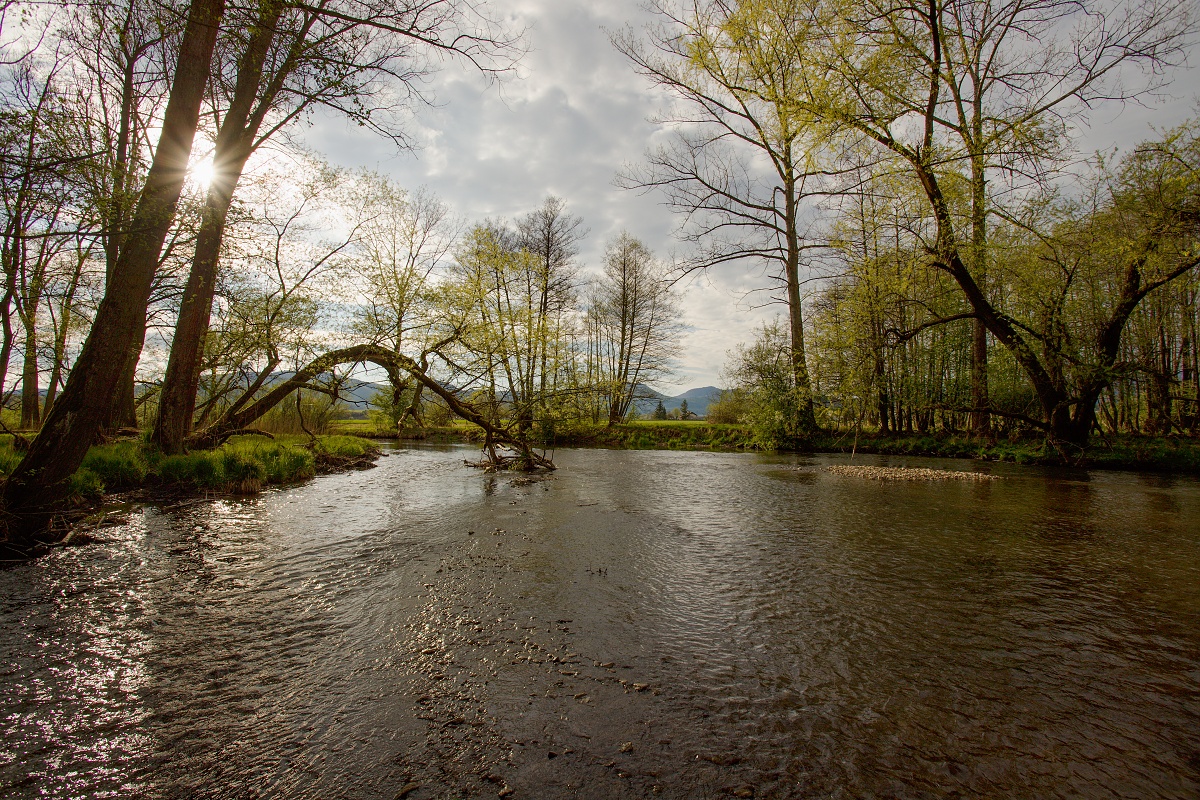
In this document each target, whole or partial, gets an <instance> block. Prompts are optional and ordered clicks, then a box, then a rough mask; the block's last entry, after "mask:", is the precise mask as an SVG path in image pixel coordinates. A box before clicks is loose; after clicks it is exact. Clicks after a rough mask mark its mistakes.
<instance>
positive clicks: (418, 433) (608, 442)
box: [331, 420, 1200, 475]
mask: <svg viewBox="0 0 1200 800" xmlns="http://www.w3.org/2000/svg"><path fill="white" fill-rule="evenodd" d="M331 430H333V431H336V432H338V433H342V434H352V435H354V436H361V437H365V438H370V439H399V440H401V441H425V442H431V443H453V442H477V441H482V434H481V432H480V431H478V430H476V429H473V428H470V427H468V426H465V425H442V426H430V427H423V428H407V429H405V430H403V431H401V432H400V433H399V434H398V435H397V434H396V433H393V432H390V431H380V430H378V429H376V428H374V427H372V425H371V424H370V423H368V422H365V421H364V422H361V423H360V422H356V421H351V420H342V421H338V422H335V423H333V425H332V426H331ZM538 444H539V446H541V447H545V448H547V449H550V450H552V449H555V448H565V447H598V448H609V449H628V450H717V451H757V450H764V449H765V448H762V447H761V446H760V445H759V443H758V440H757V439H756V437H755V433H754V430H753V428H752V427H751V426H749V425H736V424H714V423H707V422H704V421H703V420H699V421H687V422H677V421H657V420H655V421H634V422H628V423H624V424H620V425H614V426H611V427H609V426H606V425H603V424H600V425H595V426H590V425H583V426H576V427H573V428H570V429H566V430H563V429H560V430H558V431H556V432H555V434H554V436H553V437H550V438H544V439H542V440H541V441H539V442H538ZM780 452H799V453H846V454H849V453H861V454H870V455H890V456H922V457H932V458H970V459H976V460H980V461H995V462H1005V463H1012V464H1022V465H1030V466H1057V467H1062V466H1071V467H1083V468H1089V469H1115V470H1131V471H1135V472H1152V473H1177V474H1188V475H1200V441H1197V440H1196V439H1195V438H1193V437H1189V436H1178V437H1175V436H1147V435H1133V434H1120V435H1105V436H1097V437H1095V438H1094V439H1093V440H1092V443H1091V444H1090V445H1089V446H1088V447H1087V448H1085V449H1083V450H1081V451H1079V452H1076V453H1072V454H1069V455H1070V458H1069V459H1067V460H1065V459H1064V457H1063V453H1061V452H1060V451H1058V450H1056V449H1054V448H1053V447H1051V446H1050V445H1048V444H1047V443H1046V441H1045V440H1044V439H1036V438H1024V439H1017V440H1015V441H1010V440H1008V439H997V440H995V441H991V442H987V441H981V440H980V439H978V438H976V437H972V436H970V435H969V434H967V433H946V432H938V433H928V434H921V433H900V434H897V433H888V434H881V433H878V432H873V431H861V432H859V433H858V435H857V436H856V435H855V432H854V431H852V430H851V431H836V432H833V431H822V432H819V433H817V434H815V435H813V436H811V437H809V438H808V439H807V440H806V441H805V443H804V445H803V446H801V447H797V448H794V449H789V450H781V451H780Z"/></svg>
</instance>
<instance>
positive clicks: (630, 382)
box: [587, 232, 682, 426]
mask: <svg viewBox="0 0 1200 800" xmlns="http://www.w3.org/2000/svg"><path fill="white" fill-rule="evenodd" d="M587 325H588V327H589V329H591V330H592V331H594V334H593V337H592V346H593V347H594V349H595V355H594V357H595V361H596V363H597V365H598V369H597V371H596V378H597V381H598V387H599V388H600V390H601V392H602V393H603V394H604V395H606V396H607V399H608V424H609V425H610V426H611V425H616V424H617V423H619V422H621V421H623V420H624V419H625V418H626V417H627V416H628V415H629V411H630V409H631V408H632V407H633V402H634V400H635V399H636V394H637V391H638V387H640V386H641V385H642V384H644V383H646V382H647V381H651V380H654V379H655V378H659V377H662V376H663V375H665V374H666V373H668V372H669V371H670V368H671V360H672V358H673V357H674V355H675V352H676V350H677V348H678V345H679V335H680V333H681V332H682V328H681V325H680V323H679V309H678V306H677V304H676V302H675V298H674V296H673V294H672V292H671V284H670V282H669V281H668V278H667V270H666V268H665V267H664V266H663V264H662V263H661V262H659V261H658V260H657V259H656V258H654V255H653V254H652V253H651V252H650V251H649V250H648V249H647V248H646V246H645V245H644V244H642V243H641V242H640V241H639V240H637V239H635V238H634V237H633V236H630V235H629V234H628V233H625V232H622V233H621V234H619V235H618V236H617V237H616V238H615V239H613V240H612V241H610V242H609V243H608V246H607V247H606V248H605V252H604V271H603V273H602V275H601V278H600V279H599V280H598V281H597V282H596V284H595V285H594V287H593V290H592V300H591V306H590V308H589V309H588V321H587Z"/></svg>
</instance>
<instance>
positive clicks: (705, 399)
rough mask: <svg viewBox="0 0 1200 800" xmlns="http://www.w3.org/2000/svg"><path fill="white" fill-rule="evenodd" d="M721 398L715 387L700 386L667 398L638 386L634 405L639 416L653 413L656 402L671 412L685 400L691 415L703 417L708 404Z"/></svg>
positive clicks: (719, 391) (706, 411)
mask: <svg viewBox="0 0 1200 800" xmlns="http://www.w3.org/2000/svg"><path fill="white" fill-rule="evenodd" d="M720 397H721V390H720V389H718V388H717V387H716V386H701V387H700V388H698V389H688V390H687V391H686V392H684V393H683V394H679V395H675V396H674V397H668V396H667V395H665V394H662V393H661V392H657V391H655V390H654V389H651V388H650V387H649V386H645V385H639V386H638V398H639V399H638V400H637V402H636V403H635V404H634V405H635V407H636V408H637V412H638V413H639V414H650V413H653V411H654V409H655V407H656V406H658V401H659V400H662V404H663V408H665V409H666V410H667V411H672V410H674V409H677V408H679V407H680V406H681V405H682V404H683V401H684V400H687V404H688V411H691V412H692V413H693V414H696V415H698V416H701V417H703V416H704V415H705V414H706V413H708V404H709V403H712V402H714V401H716V400H719V399H720Z"/></svg>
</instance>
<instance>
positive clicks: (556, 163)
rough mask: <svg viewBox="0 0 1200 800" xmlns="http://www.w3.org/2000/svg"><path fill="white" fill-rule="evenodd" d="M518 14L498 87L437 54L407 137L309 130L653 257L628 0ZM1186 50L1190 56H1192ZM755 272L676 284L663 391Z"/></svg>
mask: <svg viewBox="0 0 1200 800" xmlns="http://www.w3.org/2000/svg"><path fill="white" fill-rule="evenodd" d="M503 7H504V8H505V9H506V10H507V11H510V12H511V13H512V14H513V17H514V19H515V20H517V24H518V25H523V26H526V27H527V28H528V43H529V47H530V52H529V53H528V54H527V55H526V56H525V58H524V59H523V61H522V64H521V67H520V70H519V74H518V75H517V76H515V77H513V78H511V79H509V80H508V81H506V82H505V83H504V84H503V85H502V86H501V87H499V88H497V87H496V86H491V87H489V86H487V85H486V83H485V82H484V81H483V79H482V78H481V77H480V76H479V75H478V74H477V73H474V74H473V73H471V72H470V71H468V70H466V69H462V68H459V67H457V66H453V65H450V66H448V67H447V68H446V69H445V70H444V71H443V72H441V73H440V74H439V75H438V76H437V77H436V78H435V80H434V82H433V85H432V88H433V89H434V93H435V94H436V97H437V102H438V106H437V107H435V108H427V109H423V110H421V112H420V113H419V115H418V117H417V119H416V120H414V122H413V124H412V126H411V130H412V132H413V133H414V134H415V138H416V140H417V141H418V142H419V143H420V149H419V150H417V151H415V152H397V151H396V149H395V147H394V146H393V145H390V144H389V143H387V142H385V141H383V140H382V139H380V138H378V137H377V136H375V135H373V134H371V133H370V132H368V131H365V130H363V129H361V128H356V127H352V126H348V125H346V124H344V123H342V122H340V121H338V120H334V119H324V118H318V119H316V120H315V121H314V125H313V127H312V129H311V130H310V132H309V135H308V137H307V139H308V142H309V144H310V145H311V146H312V147H313V148H314V149H316V150H317V151H318V152H320V153H322V154H324V155H325V157H327V158H329V159H330V160H331V161H333V162H334V163H337V164H341V165H344V166H365V167H370V168H373V169H377V170H378V171H380V172H383V173H385V174H388V175H390V176H392V177H393V178H394V179H396V180H397V181H398V182H399V183H400V184H401V185H403V186H405V187H409V188H414V189H415V188H417V187H419V186H427V187H429V188H430V189H432V190H433V191H434V192H435V193H436V194H437V195H439V196H440V197H441V198H442V199H443V200H444V201H446V202H447V203H449V204H450V206H451V207H452V208H453V209H454V212H455V213H456V214H457V215H459V216H461V217H464V218H466V219H467V220H468V221H469V222H472V223H473V222H480V221H482V220H483V219H484V218H487V217H492V218H508V219H511V218H514V217H517V216H520V215H522V214H524V213H527V212H529V211H531V210H533V209H534V208H535V207H537V206H538V205H539V204H540V203H541V202H542V200H543V199H544V198H545V197H546V196H547V195H548V194H553V195H556V196H558V197H561V198H563V199H564V200H566V201H567V204H568V210H570V211H571V212H572V213H574V214H577V215H579V216H581V217H582V218H583V220H584V224H585V225H586V227H587V228H588V229H589V230H590V233H589V234H588V236H587V238H586V239H585V240H584V242H583V249H582V253H581V257H580V260H581V263H582V264H583V266H584V267H585V268H590V269H595V268H596V267H597V266H598V265H599V263H600V260H601V256H602V254H603V251H604V243H605V242H606V241H607V240H608V239H610V238H611V237H613V236H615V235H616V234H618V233H619V232H620V231H621V230H623V229H624V230H628V231H629V232H630V233H632V234H633V235H634V236H637V237H638V238H640V239H641V240H642V241H643V242H645V243H646V244H647V245H648V246H649V247H650V248H651V249H652V250H654V251H655V253H657V254H658V255H659V256H660V257H662V258H666V259H669V258H670V256H671V253H672V252H673V251H675V250H678V249H679V245H677V244H676V243H675V242H674V241H673V240H672V232H673V230H674V227H675V222H676V221H675V219H674V218H673V216H672V215H671V213H670V212H669V211H668V210H667V209H665V208H664V207H662V206H661V205H660V202H661V197H658V196H656V195H653V194H651V195H644V196H643V195H639V194H638V193H636V192H630V191H625V190H622V189H618V188H616V187H615V186H614V185H613V178H614V176H615V174H616V172H617V171H618V170H619V169H620V167H621V165H622V164H623V163H626V162H636V161H638V160H639V159H640V158H641V157H642V154H643V153H644V152H645V151H646V149H647V148H648V147H650V146H652V145H653V144H654V143H655V141H656V138H657V137H661V136H663V135H664V132H663V131H661V130H660V129H659V128H658V127H656V126H655V125H654V124H653V123H652V122H651V121H650V118H652V117H653V116H654V115H655V113H656V112H657V111H659V110H661V109H662V108H663V107H664V105H665V104H666V102H667V99H666V98H664V97H663V96H661V95H657V94H655V93H654V92H652V91H651V89H650V87H649V86H648V85H647V83H646V82H645V80H644V79H642V78H641V77H639V76H638V75H636V74H635V73H634V72H633V69H632V68H631V66H630V64H629V63H628V62H627V61H626V60H625V59H624V57H623V56H621V55H620V54H618V53H617V52H616V51H615V50H614V49H613V47H612V46H611V45H610V44H609V41H608V35H607V33H606V30H614V29H617V28H620V27H622V26H624V25H633V26H635V27H640V26H641V25H642V24H643V23H644V22H645V21H646V20H647V15H646V13H645V12H644V11H643V10H642V9H641V7H640V4H639V2H638V0H591V1H590V2H584V1H583V0H520V2H515V3H513V2H510V3H506V4H504V6H503ZM1193 61H1194V59H1193ZM1197 77H1198V71H1197V70H1195V69H1192V70H1190V71H1189V72H1188V73H1185V74H1182V75H1181V76H1180V77H1178V78H1177V79H1176V80H1175V82H1174V84H1173V88H1172V92H1171V93H1172V95H1173V97H1170V98H1166V99H1164V100H1163V101H1159V102H1158V103H1157V104H1156V105H1155V106H1153V107H1139V106H1127V107H1125V108H1124V109H1122V108H1117V107H1106V108H1104V109H1102V110H1101V111H1099V112H1098V113H1096V114H1095V115H1094V117H1093V119H1092V126H1091V129H1090V130H1089V131H1085V132H1084V137H1085V146H1086V148H1087V149H1095V148H1097V147H1106V146H1108V145H1110V144H1114V143H1115V144H1132V143H1133V142H1136V141H1138V140H1141V139H1145V138H1147V137H1149V136H1150V135H1152V131H1151V128H1150V126H1151V124H1154V125H1157V126H1158V127H1169V126H1170V125H1173V124H1176V123H1178V122H1180V121H1182V120H1183V119H1185V118H1186V117H1188V116H1191V115H1192V114H1194V113H1196V92H1197V88H1196V85H1197V83H1198V81H1197V80H1196V79H1197ZM764 285H765V281H764V278H763V275H762V273H761V272H760V271H758V270H757V269H750V268H746V267H741V268H739V267H730V268H727V269H724V270H722V271H720V272H716V273H714V274H711V275H709V276H708V277H707V278H704V279H700V280H694V281H691V282H690V283H687V284H686V285H683V286H681V289H682V291H683V308H684V311H685V321H686V323H687V324H688V325H689V326H690V330H689V332H688V334H687V335H686V337H685V339H684V341H683V352H682V355H681V358H680V363H679V370H678V374H677V377H676V382H675V383H674V384H673V385H662V386H659V387H657V388H659V389H661V390H664V391H665V392H666V393H668V394H677V393H680V392H682V391H683V390H685V389H688V388H693V387H698V386H704V385H719V378H718V373H719V371H720V369H721V366H722V364H723V362H724V360H725V353H726V351H727V350H729V349H731V348H732V347H733V346H734V345H735V344H737V343H738V342H740V341H749V340H750V339H751V338H752V337H753V335H754V329H755V328H756V327H757V326H758V325H759V324H760V322H761V321H762V320H764V319H768V318H770V317H771V316H773V315H774V314H776V313H779V312H781V311H782V309H781V308H779V307H771V308H762V307H760V306H761V303H762V300H763V298H762V296H761V295H752V296H748V292H750V290H752V289H755V288H758V287H762V286H764Z"/></svg>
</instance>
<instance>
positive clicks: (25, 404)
mask: <svg viewBox="0 0 1200 800" xmlns="http://www.w3.org/2000/svg"><path fill="white" fill-rule="evenodd" d="M36 314H37V310H36V309H34V308H29V309H26V312H25V314H24V318H23V320H22V321H23V322H24V323H25V359H24V361H25V363H24V369H23V370H22V372H21V427H22V428H25V429H33V428H36V427H37V426H38V423H40V422H41V400H42V398H41V388H40V387H39V386H38V363H37V351H38V341H37V317H36V316H35V315H36Z"/></svg>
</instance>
